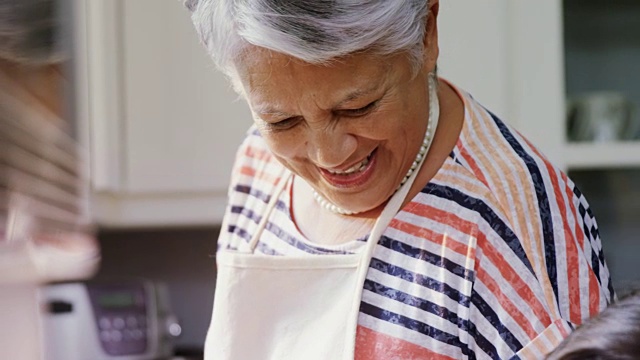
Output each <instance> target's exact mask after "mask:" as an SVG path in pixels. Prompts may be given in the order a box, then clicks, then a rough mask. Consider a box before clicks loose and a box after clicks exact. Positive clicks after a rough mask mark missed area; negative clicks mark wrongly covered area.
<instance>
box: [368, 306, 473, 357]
mask: <svg viewBox="0 0 640 360" xmlns="http://www.w3.org/2000/svg"><path fill="white" fill-rule="evenodd" d="M360 312H361V313H363V314H367V315H369V316H373V317H375V318H376V319H379V320H382V321H386V322H388V323H391V324H395V325H399V326H402V327H404V328H406V329H409V330H413V331H415V332H418V333H420V334H423V335H425V336H428V337H430V338H432V339H435V340H437V341H440V342H442V343H445V344H449V345H454V346H458V347H460V346H463V345H462V342H461V341H460V339H459V338H458V337H457V336H455V335H451V334H449V333H447V332H444V331H442V330H440V329H437V328H434V327H432V326H429V325H428V324H426V323H423V322H421V321H418V320H414V319H411V318H408V317H406V316H403V315H400V314H396V313H394V312H391V311H389V310H384V309H381V308H379V307H377V306H375V305H372V304H369V303H366V302H364V301H362V302H361V303H360ZM405 341H406V340H405Z"/></svg>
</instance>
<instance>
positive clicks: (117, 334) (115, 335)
mask: <svg viewBox="0 0 640 360" xmlns="http://www.w3.org/2000/svg"><path fill="white" fill-rule="evenodd" d="M111 340H112V341H115V342H119V341H122V332H121V331H118V330H113V331H112V332H111Z"/></svg>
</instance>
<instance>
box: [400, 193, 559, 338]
mask: <svg viewBox="0 0 640 360" xmlns="http://www.w3.org/2000/svg"><path fill="white" fill-rule="evenodd" d="M405 210H406V211H409V212H411V213H414V214H416V215H419V216H424V217H428V218H430V219H433V220H434V221H438V222H441V223H443V224H447V225H449V226H451V227H453V228H455V229H456V230H458V231H460V232H462V233H464V234H469V235H470V236H476V238H477V240H478V247H479V248H481V249H482V251H483V252H484V255H485V256H486V257H487V258H488V259H489V260H490V261H491V262H492V263H493V264H494V265H495V266H496V268H498V270H499V271H500V273H501V274H502V276H503V277H504V279H505V280H506V281H508V282H510V283H511V284H512V286H513V288H514V289H516V291H517V292H518V294H520V296H521V297H522V299H524V300H525V301H528V302H529V305H530V306H531V309H532V311H533V312H534V313H535V314H536V316H537V317H538V319H539V321H540V322H541V323H542V324H543V325H544V326H547V325H549V324H550V323H551V318H550V316H549V314H548V313H547V311H546V310H545V308H544V307H543V306H542V304H541V303H540V302H539V301H538V299H537V297H536V296H535V295H534V293H533V291H532V290H531V288H530V287H529V285H528V284H527V283H526V282H525V281H524V280H522V279H521V278H520V277H519V276H517V273H516V272H515V270H514V269H513V267H512V266H511V265H510V264H509V262H508V261H506V260H505V259H504V257H503V256H502V255H500V254H499V253H498V251H497V250H496V249H495V248H494V247H493V245H492V244H491V243H490V242H489V240H488V239H487V237H486V235H485V234H484V233H482V232H481V231H480V229H478V227H477V224H475V223H472V222H470V221H467V220H465V219H462V218H460V217H458V216H456V215H455V214H452V213H449V212H446V211H443V210H440V209H437V208H434V207H432V206H428V205H425V204H421V203H418V202H415V203H412V204H411V206H408V207H407V208H406V209H405ZM393 224H394V222H392V226H393ZM398 225H400V224H399V223H396V226H393V227H394V228H398V227H397V226H398ZM410 225H411V224H408V225H402V226H406V229H407V230H408V231H411V232H410V234H412V235H416V236H421V237H424V234H426V232H427V231H429V230H426V229H420V228H416V227H413V226H410ZM403 231H404V230H403ZM430 234H433V233H430ZM433 235H436V236H433V237H432V238H433V239H434V240H436V239H442V238H443V237H442V236H441V235H440V236H439V237H438V236H437V234H433ZM451 243H452V244H451V247H448V248H450V249H451V250H453V251H455V252H457V253H459V254H462V255H467V253H468V248H467V247H466V246H465V247H464V249H463V248H461V247H457V246H455V243H456V242H454V241H452V242H451ZM447 245H449V244H447ZM477 266H478V264H476V267H477ZM476 271H477V270H476Z"/></svg>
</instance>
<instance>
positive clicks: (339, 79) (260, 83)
mask: <svg viewBox="0 0 640 360" xmlns="http://www.w3.org/2000/svg"><path fill="white" fill-rule="evenodd" d="M399 60H402V59H399V58H398V57H397V56H386V57H380V56H374V55H369V54H357V55H352V56H349V57H345V58H341V59H335V60H333V61H331V62H328V63H324V64H310V63H307V62H304V61H302V60H300V59H297V58H294V57H292V56H288V55H285V54H282V53H278V52H274V51H271V50H268V49H264V48H259V47H253V48H252V49H249V50H247V51H245V52H244V53H243V55H242V56H241V57H239V58H238V59H237V61H235V62H234V65H235V68H236V73H237V81H238V83H239V84H238V85H240V86H241V87H242V93H243V95H244V97H245V99H246V100H248V101H249V102H250V103H256V102H272V101H274V100H275V99H278V98H281V97H283V96H310V97H315V98H317V99H318V101H320V102H323V101H329V102H330V101H332V100H335V99H343V98H344V97H345V96H349V94H353V93H358V92H370V91H372V90H373V88H378V87H381V86H383V85H384V83H386V82H387V81H388V80H389V78H390V75H391V74H393V73H394V71H393V70H394V68H396V67H402V66H404V62H402V61H399ZM407 64H408V62H407ZM395 72H397V71H395Z"/></svg>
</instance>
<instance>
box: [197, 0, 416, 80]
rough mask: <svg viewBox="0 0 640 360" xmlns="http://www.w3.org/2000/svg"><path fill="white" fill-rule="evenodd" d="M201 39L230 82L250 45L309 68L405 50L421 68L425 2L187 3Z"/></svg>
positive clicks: (207, 0)
mask: <svg viewBox="0 0 640 360" xmlns="http://www.w3.org/2000/svg"><path fill="white" fill-rule="evenodd" d="M185 5H187V7H188V8H189V9H190V10H191V11H192V16H191V18H192V20H193V23H194V25H195V27H196V30H197V32H198V34H199V36H200V39H201V41H202V42H203V44H204V45H205V47H206V48H207V51H208V52H209V54H210V55H211V57H212V58H213V60H214V62H215V64H216V66H217V67H218V68H219V69H220V70H221V71H222V72H223V73H225V74H226V75H227V76H229V77H231V78H232V80H233V76H234V72H235V69H234V66H233V62H234V61H236V60H237V59H238V58H239V57H240V56H241V55H242V54H243V51H244V50H245V49H246V48H247V45H255V46H259V47H263V48H266V49H270V50H273V51H276V52H279V53H283V54H286V55H290V56H292V57H295V58H298V59H301V60H303V61H305V62H308V63H312V64H329V63H331V62H332V61H334V60H335V59H339V58H341V57H344V56H347V55H351V54H356V53H361V52H365V51H367V52H370V53H372V54H376V55H390V54H394V53H401V52H405V53H406V54H407V55H408V58H409V60H410V61H411V65H412V67H413V70H414V72H415V71H416V70H417V69H419V67H420V66H421V65H422V61H423V60H422V59H423V52H424V45H423V40H424V36H425V27H426V21H427V14H428V0H398V1H396V0H392V1H389V0H314V1H309V0H200V1H198V0H187V1H186V2H185Z"/></svg>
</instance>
